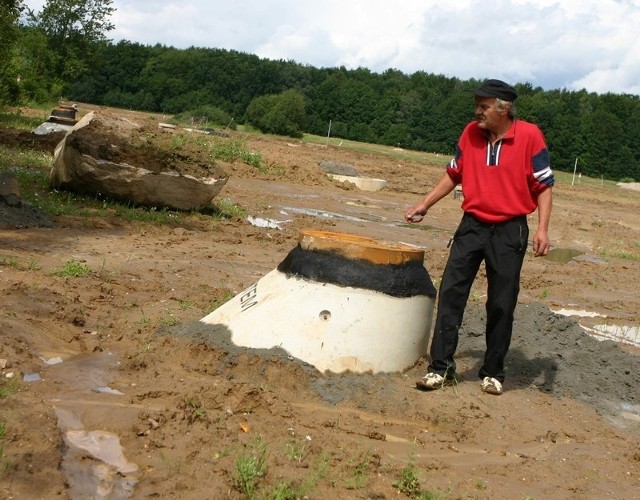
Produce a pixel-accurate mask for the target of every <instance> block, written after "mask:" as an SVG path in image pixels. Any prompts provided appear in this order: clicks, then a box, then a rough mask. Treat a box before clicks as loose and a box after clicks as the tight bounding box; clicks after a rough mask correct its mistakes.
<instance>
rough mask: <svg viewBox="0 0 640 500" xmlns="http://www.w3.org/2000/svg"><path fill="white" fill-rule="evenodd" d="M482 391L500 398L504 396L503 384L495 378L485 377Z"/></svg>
mask: <svg viewBox="0 0 640 500" xmlns="http://www.w3.org/2000/svg"><path fill="white" fill-rule="evenodd" d="M482 390H483V391H484V392H486V393H487V394H495V395H496V396H499V395H500V394H502V384H501V383H500V381H499V380H496V379H495V378H493V377H485V378H484V379H482Z"/></svg>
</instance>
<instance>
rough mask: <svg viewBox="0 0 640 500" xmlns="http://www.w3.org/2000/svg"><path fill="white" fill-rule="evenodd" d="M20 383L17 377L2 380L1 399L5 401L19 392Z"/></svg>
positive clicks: (0, 384) (0, 387)
mask: <svg viewBox="0 0 640 500" xmlns="http://www.w3.org/2000/svg"><path fill="white" fill-rule="evenodd" d="M18 386H19V382H18V379H17V378H16V377H13V378H9V379H0V399H5V398H8V397H9V396H11V395H12V394H15V393H16V392H18Z"/></svg>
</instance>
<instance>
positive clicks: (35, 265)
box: [27, 257, 42, 271]
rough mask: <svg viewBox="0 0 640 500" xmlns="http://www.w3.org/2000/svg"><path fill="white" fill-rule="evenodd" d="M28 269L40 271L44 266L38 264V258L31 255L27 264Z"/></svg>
mask: <svg viewBox="0 0 640 500" xmlns="http://www.w3.org/2000/svg"><path fill="white" fill-rule="evenodd" d="M27 269H29V271H39V270H40V269H42V266H41V265H40V264H38V261H37V260H36V259H34V258H33V257H31V258H30V259H29V264H27Z"/></svg>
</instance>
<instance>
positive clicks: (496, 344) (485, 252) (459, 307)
mask: <svg viewBox="0 0 640 500" xmlns="http://www.w3.org/2000/svg"><path fill="white" fill-rule="evenodd" d="M528 241H529V227H528V225H527V217H526V216H525V215H523V216H519V217H515V218H513V219H510V220H508V221H505V222H501V223H498V224H486V223H483V222H480V221H479V220H477V219H475V218H474V217H473V216H472V215H470V214H468V213H465V214H464V216H463V217H462V221H461V222H460V225H459V226H458V228H457V229H456V232H455V234H454V236H453V240H452V246H451V251H450V253H449V259H448V260H447V265H446V267H445V270H444V274H443V276H442V282H441V283H440V291H439V293H438V310H437V314H436V323H435V327H434V332H433V339H432V342H431V363H430V364H429V371H430V372H435V373H439V374H440V375H443V376H445V377H453V374H454V373H455V370H456V364H455V361H454V360H453V356H454V354H455V352H456V349H457V347H458V331H459V329H460V326H461V325H462V318H463V315H464V309H465V307H466V304H467V300H468V298H469V293H470V291H471V285H472V284H473V281H474V279H475V277H476V275H477V273H478V269H479V268H480V264H481V263H482V261H483V260H484V262H485V268H486V272H487V282H488V285H487V302H486V310H487V325H486V332H485V333H486V346H487V349H486V352H485V357H484V364H483V365H482V368H481V369H480V372H479V373H478V375H479V376H480V378H484V377H494V378H496V379H498V380H499V381H500V382H503V381H504V377H505V373H504V358H505V356H506V355H507V351H508V350H509V345H510V344H511V334H512V331H513V313H514V311H515V308H516V304H517V302H518V293H519V291H520V271H521V269H522V263H523V260H524V255H525V252H526V250H527V243H528Z"/></svg>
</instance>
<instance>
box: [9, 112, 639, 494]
mask: <svg viewBox="0 0 640 500" xmlns="http://www.w3.org/2000/svg"><path fill="white" fill-rule="evenodd" d="M90 108H91V107H89V106H81V110H82V111H83V112H84V111H87V110H88V109H90ZM120 113H122V114H123V115H126V116H127V117H128V118H129V119H131V120H134V121H136V120H138V121H139V122H140V123H143V122H145V120H146V118H144V117H143V116H141V115H136V114H134V113H128V112H120ZM155 120H156V122H155V123H156V124H157V121H158V118H155ZM145 127H151V128H149V129H144V130H146V131H147V134H146V137H147V140H149V137H150V136H149V133H151V136H152V139H153V141H171V136H170V135H167V134H175V131H174V132H171V131H168V130H160V129H158V128H157V127H156V126H152V125H150V124H149V123H147V124H146V125H145ZM151 129H153V131H152V132H149V130H151ZM228 134H229V137H227V138H220V137H217V138H216V140H222V141H224V140H232V139H234V138H235V139H238V138H240V139H242V140H243V141H246V146H247V148H248V149H250V150H252V151H256V152H259V153H260V155H261V157H262V159H263V162H264V168H262V169H258V168H256V167H251V166H248V165H245V164H242V163H239V162H236V163H234V164H229V163H217V164H216V168H223V169H224V170H225V171H226V172H228V174H229V181H228V182H227V184H226V186H225V187H224V188H223V190H222V192H221V193H220V195H219V197H218V198H224V199H226V200H229V201H230V202H232V203H234V204H236V205H238V206H240V207H242V208H243V209H244V210H245V211H246V214H247V216H250V217H252V218H254V219H253V220H254V222H253V223H251V222H250V221H249V220H248V217H237V218H235V219H230V220H219V219H216V218H214V217H212V216H211V215H198V214H194V215H190V216H186V217H180V218H179V219H176V221H175V223H173V224H168V225H153V224H149V223H142V222H128V221H125V220H122V219H120V218H117V217H115V216H113V217H90V216H89V217H88V216H77V217H75V216H61V217H55V218H53V219H52V220H50V223H51V224H50V227H46V226H47V224H44V223H41V222H42V221H41V220H39V219H29V220H27V223H26V224H24V225H25V226H27V227H22V228H20V229H16V225H15V224H13V226H12V224H10V223H9V222H8V221H10V220H11V219H9V213H10V212H11V213H12V214H13V215H15V210H14V209H10V208H8V207H4V210H5V212H4V215H3V217H4V222H5V224H4V226H3V229H1V230H0V263H2V265H0V297H2V298H1V299H0V300H1V303H2V308H1V313H0V368H1V369H0V376H1V377H2V379H1V382H0V384H1V385H0V388H4V389H6V388H12V389H16V390H17V391H16V392H14V393H13V394H10V395H9V396H8V397H6V398H3V399H0V424H4V433H5V435H4V439H2V440H0V497H1V498H24V499H35V498H39V499H40V498H41V499H50V498H67V497H68V498H129V497H131V498H147V497H156V498H181V499H182V498H185V499H201V498H282V499H284V498H303V497H304V498H330V497H333V498H371V499H383V498H403V497H409V496H413V497H417V496H419V494H420V493H422V495H423V498H446V499H457V498H491V499H496V498H509V499H511V498H539V499H541V498H594V499H595V498H638V497H640V370H639V369H638V366H639V364H638V361H639V360H638V355H639V351H640V349H639V347H640V341H639V340H638V338H637V327H638V326H639V325H640V293H639V291H638V283H640V258H639V255H640V218H638V209H639V208H640V192H638V191H634V190H628V189H620V188H618V187H614V186H610V185H601V184H600V183H598V182H595V181H594V182H587V180H582V181H581V182H580V183H576V184H575V185H571V182H567V181H559V182H558V183H557V186H556V187H555V188H554V211H553V217H552V227H551V239H552V245H553V249H554V255H555V256H556V258H534V257H533V256H532V255H531V253H529V254H528V255H527V257H526V259H525V265H524V269H523V278H522V289H521V294H520V301H519V306H518V309H517V311H516V321H515V331H514V339H513V343H512V349H511V351H510V354H509V357H508V359H507V364H508V378H507V380H506V382H505V393H504V394H503V395H502V396H499V397H496V396H491V395H487V394H484V393H482V392H481V391H480V386H479V380H478V378H477V375H476V374H477V370H478V367H479V364H480V362H481V358H482V355H483V342H484V339H483V328H484V326H483V301H484V278H483V276H482V275H481V276H479V278H478V280H477V283H476V284H475V285H474V291H473V293H472V297H471V300H470V303H469V307H468V310H467V313H466V315H465V323H464V325H463V328H462V332H461V338H460V345H459V349H458V354H457V362H458V365H459V372H460V375H461V377H462V380H461V381H460V382H459V383H458V384H456V385H454V386H450V387H446V388H444V389H443V390H441V391H436V392H433V393H425V392H421V391H418V390H416V389H415V381H416V380H417V379H418V378H420V377H422V376H423V375H424V374H425V369H426V364H427V359H426V357H423V358H421V359H419V360H418V362H417V363H416V365H415V366H414V367H412V368H410V369H408V370H406V371H404V372H403V373H377V374H372V373H367V374H354V373H343V374H331V373H319V372H318V371H317V370H316V369H315V368H314V367H313V366H311V365H310V364H308V363H305V362H303V361H300V360H297V359H294V358H292V357H290V356H288V355H287V353H286V352H283V351H282V350H279V349H272V350H268V351H264V350H254V349H249V348H245V347H238V346H234V345H233V344H231V343H230V342H229V341H228V339H224V338H216V336H213V335H210V334H209V332H208V331H207V330H206V329H203V327H202V324H201V323H200V322H199V320H200V319H201V318H202V317H204V316H205V315H207V314H208V313H209V312H211V311H212V310H214V309H215V308H216V307H218V306H219V305H220V304H222V303H223V302H225V301H226V300H228V299H229V298H231V297H234V296H236V295H237V294H239V293H241V292H242V291H243V290H245V289H246V288H248V287H249V286H250V285H252V284H253V283H255V282H256V281H258V280H260V278H262V277H263V276H265V275H266V274H267V273H268V272H270V271H271V270H273V269H274V268H275V267H276V266H277V265H278V264H279V263H280V262H281V261H282V260H283V259H284V258H285V257H286V255H287V254H288V252H289V251H290V250H292V249H293V248H294V247H295V246H296V245H297V243H298V237H299V232H300V230H302V229H322V230H330V231H338V232H344V233H350V234H356V235H363V236H368V237H374V238H376V239H380V240H384V241H389V242H403V243H407V244H411V245H417V246H420V247H421V248H423V249H424V250H425V267H426V268H427V270H428V272H429V274H430V276H431V278H432V279H433V281H434V283H436V284H437V283H438V282H439V279H440V275H441V273H442V270H443V267H444V263H445V259H446V256H447V242H448V240H449V239H450V237H451V235H452V233H453V231H454V230H455V227H456V225H457V222H458V220H459V218H460V215H461V213H460V208H459V205H460V201H459V200H456V199H454V198H453V197H448V198H446V199H444V200H442V201H441V202H440V203H439V204H438V205H437V206H436V207H435V208H434V209H433V210H432V211H431V212H430V213H429V214H428V216H427V218H426V219H425V221H423V223H421V224H418V225H411V226H409V225H407V224H405V223H404V222H403V221H402V219H403V212H404V210H405V208H406V207H408V206H409V205H411V204H413V203H414V202H415V201H416V200H417V199H418V197H419V196H421V195H422V194H424V193H425V192H426V190H428V189H429V187H431V186H432V185H433V184H434V182H435V181H436V180H437V178H438V177H439V175H440V174H441V172H442V165H435V164H432V163H429V162H428V161H426V160H424V159H423V157H424V156H421V155H415V156H414V157H412V159H409V158H408V157H406V156H397V155H396V156H394V155H392V154H378V153H372V152H357V151H354V150H350V149H346V148H344V147H341V146H339V141H338V140H332V141H331V142H330V144H329V145H323V144H321V145H314V144H309V143H302V142H300V141H296V140H292V139H284V138H272V137H264V136H254V135H243V134H241V133H240V132H228ZM2 136H3V141H4V142H5V143H12V144H17V143H21V144H24V141H25V140H26V139H25V138H24V137H23V139H17V138H16V134H15V133H14V134H11V133H10V132H8V131H4V133H3V134H2ZM9 136H11V137H9ZM27 139H28V140H29V141H32V142H34V143H37V142H44V141H47V140H48V141H49V142H52V143H57V141H51V139H44V138H43V139H38V140H36V139H34V138H33V137H28V138H27ZM139 140H141V138H140V137H138V136H136V135H133V134H132V135H131V137H130V141H131V144H136V141H139ZM173 144H174V145H175V144H176V143H175V140H174V141H173ZM30 146H32V147H33V146H34V144H33V143H32V144H30ZM41 147H42V148H43V149H45V150H48V151H52V148H51V145H49V146H46V147H45V146H44V145H41ZM388 151H390V152H391V153H393V151H391V150H388ZM396 153H397V152H396ZM193 155H197V151H190V152H188V153H184V154H183V155H182V156H176V157H175V158H177V159H176V162H178V161H179V160H184V159H185V158H187V157H188V158H189V161H188V162H186V163H189V164H191V165H194V164H195V165H198V164H199V165H202V163H203V162H204V161H205V160H202V161H195V162H193V161H191V160H193V159H194V158H193ZM322 161H334V162H341V163H346V164H350V165H353V166H354V167H355V168H356V169H357V170H358V172H359V174H360V175H361V176H364V177H373V178H381V179H385V180H387V185H386V187H385V188H384V189H382V190H380V191H376V192H370V191H361V190H359V189H357V188H355V187H354V186H353V185H350V184H345V183H338V182H335V181H332V180H330V179H328V178H327V176H326V175H325V172H324V171H323V170H322V169H321V168H319V164H320V162H322ZM140 166H142V165H140ZM563 179H564V178H563ZM569 179H570V178H569ZM256 219H257V220H259V221H267V222H271V224H270V225H271V226H275V225H276V224H275V222H278V223H279V224H277V225H278V226H279V228H276V227H268V226H269V224H266V225H265V226H266V227H261V226H262V225H261V224H257V223H256V222H255V220H256ZM29 221H31V222H29ZM535 225H536V215H535V214H534V215H533V216H532V217H531V219H530V226H531V228H532V234H533V230H534V229H535ZM68 261H74V262H78V263H82V264H84V265H85V266H88V267H89V268H90V270H91V272H90V273H89V274H88V275H86V276H82V277H63V276H57V275H55V274H52V271H54V270H56V269H60V268H61V267H62V266H64V264H65V262H68ZM290 307H296V305H295V300H293V301H292V303H291V304H290ZM561 309H565V310H572V311H573V315H570V316H565V315H561V314H558V313H557V311H559V310H561ZM554 311H556V312H554ZM587 313H597V314H598V315H599V316H595V315H591V316H592V317H591V316H589V315H588V314H587ZM603 324H604V325H607V326H619V327H620V328H621V329H620V330H619V332H618V333H615V334H614V337H617V340H616V341H614V340H602V338H596V337H595V336H593V335H590V334H588V333H587V332H586V330H585V328H583V326H584V327H595V326H597V325H603ZM581 325H583V326H581ZM634 327H635V328H636V330H635V332H636V336H635V337H628V338H627V341H626V342H621V341H620V340H622V337H623V335H626V334H629V332H633V328H634ZM300 328H301V329H304V325H300ZM397 334H398V336H401V335H402V332H401V331H398V332H397ZM634 342H635V344H634ZM10 374H13V378H9V377H10ZM9 392H11V391H9ZM78 442H81V443H82V445H81V447H82V446H84V448H85V449H91V450H93V451H94V453H93V457H92V456H91V454H90V453H83V452H82V451H81V450H80V451H79V448H78V447H77V446H74V443H78ZM430 494H431V495H432V496H429V495H430Z"/></svg>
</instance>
